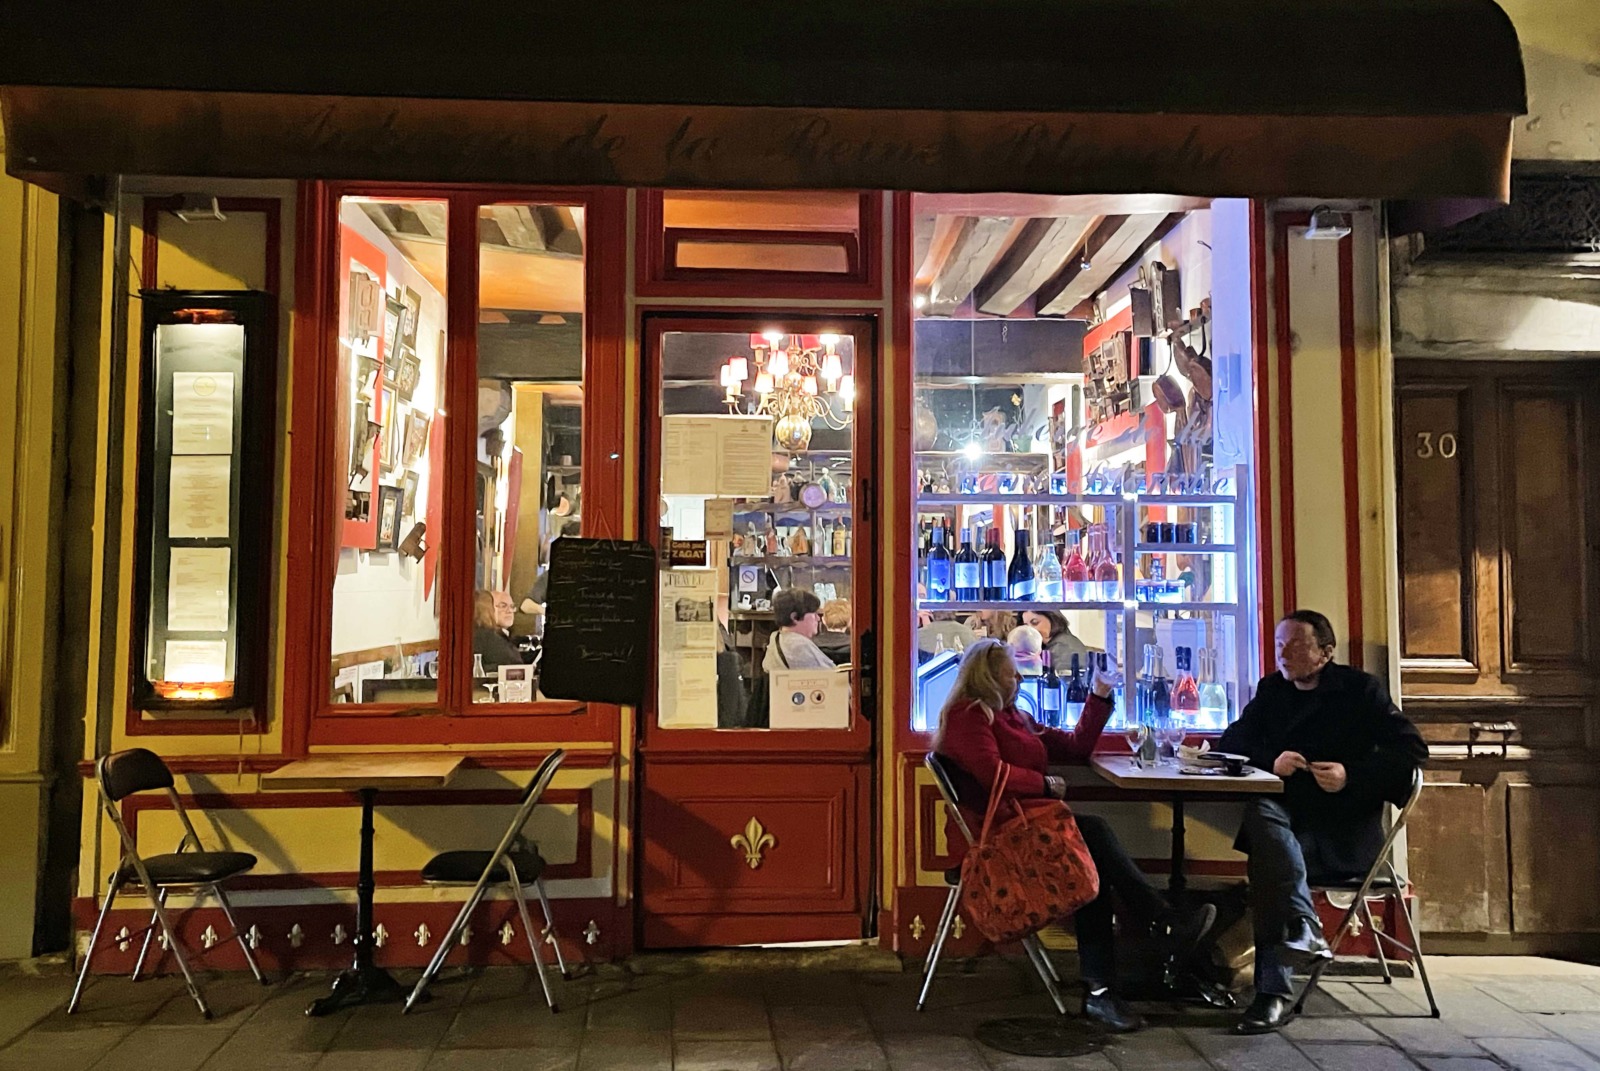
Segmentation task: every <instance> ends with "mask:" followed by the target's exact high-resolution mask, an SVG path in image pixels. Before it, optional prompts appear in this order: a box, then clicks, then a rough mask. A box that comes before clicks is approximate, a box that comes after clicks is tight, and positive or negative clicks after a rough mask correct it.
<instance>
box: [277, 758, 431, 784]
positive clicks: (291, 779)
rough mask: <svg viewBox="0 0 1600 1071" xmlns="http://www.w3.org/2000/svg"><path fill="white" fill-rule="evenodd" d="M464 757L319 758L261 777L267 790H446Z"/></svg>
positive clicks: (306, 760)
mask: <svg viewBox="0 0 1600 1071" xmlns="http://www.w3.org/2000/svg"><path fill="white" fill-rule="evenodd" d="M461 761H462V756H460V755H395V754H390V753H374V754H370V755H319V756H315V757H313V758H309V759H300V760H299V761H297V762H291V763H289V764H288V765H287V766H281V767H279V768H278V769H276V770H273V771H272V772H271V773H265V774H262V775H261V787H262V788H264V789H296V788H342V789H360V788H376V789H385V788H443V787H444V786H445V785H448V784H449V783H450V779H451V778H452V777H454V776H455V775H456V771H457V770H458V769H460V768H461Z"/></svg>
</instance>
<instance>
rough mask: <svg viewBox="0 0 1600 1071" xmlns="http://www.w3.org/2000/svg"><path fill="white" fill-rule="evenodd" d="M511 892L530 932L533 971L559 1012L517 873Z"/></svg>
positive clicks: (540, 985)
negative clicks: (546, 975)
mask: <svg viewBox="0 0 1600 1071" xmlns="http://www.w3.org/2000/svg"><path fill="white" fill-rule="evenodd" d="M508 862H509V860H508ZM511 891H512V893H513V894H514V895H515V896H516V900H517V913H518V914H519V915H521V916H522V928H523V929H525V930H527V931H528V948H529V949H530V950H531V951H532V952H533V969H534V971H535V973H537V974H538V975H539V988H540V989H542V990H544V1002H545V1003H546V1004H548V1005H550V1010H551V1011H559V1010H560V1009H558V1008H557V1007H556V998H555V994H553V993H551V992H550V979H549V978H546V977H545V973H544V957H543V956H541V955H539V944H540V942H539V937H538V935H537V934H536V933H535V931H534V929H533V919H532V918H531V917H530V916H529V915H528V898H527V897H526V896H524V895H523V893H522V883H521V882H520V881H518V880H517V875H516V872H515V871H513V872H512V874H511Z"/></svg>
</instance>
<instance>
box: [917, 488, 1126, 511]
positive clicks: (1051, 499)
mask: <svg viewBox="0 0 1600 1071" xmlns="http://www.w3.org/2000/svg"><path fill="white" fill-rule="evenodd" d="M1127 504H1128V501H1127V499H1125V498H1123V497H1122V496H1121V495H1053V494H1027V495H1024V494H1015V495H1012V494H1005V493H1004V492H996V493H992V494H991V493H987V492H986V493H983V494H973V495H960V494H949V495H918V496H917V505H918V507H922V506H972V507H974V508H981V507H983V506H1126V505H1127Z"/></svg>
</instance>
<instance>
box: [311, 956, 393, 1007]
mask: <svg viewBox="0 0 1600 1071" xmlns="http://www.w3.org/2000/svg"><path fill="white" fill-rule="evenodd" d="M405 995H406V989H405V987H404V986H402V985H401V984H400V983H399V982H397V981H395V980H394V975H392V974H390V973H389V972H388V971H386V970H384V969H383V968H382V967H373V966H368V967H352V968H350V969H349V970H347V971H340V972H339V976H338V977H337V978H335V979H334V980H333V990H332V991H331V992H330V993H329V994H328V995H327V996H325V997H318V998H317V999H316V1000H313V1001H312V1002H311V1004H310V1006H309V1007H307V1008H306V1014H307V1015H310V1016H318V1015H330V1014H332V1013H333V1012H336V1011H338V1010H339V1009H340V1008H353V1007H355V1006H356V1005H357V1004H391V1003H398V1002H399V1001H401V1000H404V999H405Z"/></svg>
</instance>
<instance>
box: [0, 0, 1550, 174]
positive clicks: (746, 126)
mask: <svg viewBox="0 0 1600 1071" xmlns="http://www.w3.org/2000/svg"><path fill="white" fill-rule="evenodd" d="M145 9H147V10H145ZM313 12H314V13H313ZM0 87H4V88H0V107H3V109H4V119H5V130H6V141H7V144H6V155H7V167H8V168H9V169H10V170H12V171H13V172H14V173H18V174H34V175H37V174H41V173H43V174H50V173H54V174H58V175H75V176H85V175H88V176H93V175H104V174H111V173H117V172H122V173H133V174H176V175H195V176H210V175H234V176H249V177H269V176H270V177H323V178H335V177H343V178H364V179H385V180H418V181H430V182H441V181H505V182H531V183H583V184H587V183H622V184H628V185H640V186H706V187H728V188H778V187H843V188H889V189H917V190H926V191H979V190H1005V191H1019V192H1055V193H1087V192H1097V193H1121V192H1167V193H1193V194H1202V195H1290V194H1305V195H1317V196H1329V197H1332V196H1363V197H1436V196H1457V197H1495V198H1502V199H1503V198H1504V197H1505V196H1506V194H1507V192H1508V191H1507V182H1508V170H1509V166H1508V165H1509V157H1510V132H1511V120H1512V117H1513V116H1515V115H1518V114H1521V113H1522V112H1523V111H1524V110H1525V107H1524V104H1525V95H1524V84H1523V72H1522V62H1521V56H1520V51H1519V48H1518V43H1517V38H1516V33H1515V31H1514V30H1513V28H1512V26H1511V23H1510V21H1509V19H1507V17H1506V16H1505V14H1504V13H1503V12H1502V11H1501V10H1500V9H1499V8H1498V7H1497V6H1496V5H1495V4H1494V3H1492V2H1491V0H1209V2H1201V0H877V2H874V3H862V2H861V0H809V2H807V3H803V4H777V3H772V2H760V0H660V2H657V3H650V4H635V3H625V2H622V0H581V2H580V0H543V2H539V3H522V4H516V5H511V4H502V5H488V4H478V5H461V4H439V3H434V2H424V0H394V2H391V3H388V4H380V5H377V6H373V5H346V4H324V5H316V6H314V7H313V6H312V5H304V6H302V5H297V4H292V3H265V2H261V0H240V2H236V3H229V4H215V3H197V2H194V0H175V2H168V3H162V4H143V5H141V4H138V3H135V4H133V5H131V6H130V5H126V4H125V5H120V6H116V7H114V8H108V9H107V16H106V17H104V18H95V17H91V16H90V15H89V13H88V12H87V11H85V10H83V9H82V8H80V7H79V6H78V5H73V4H64V3H60V2H56V3H53V4H49V5H46V4H44V3H41V2H39V0H13V2H12V3H10V4H7V5H0Z"/></svg>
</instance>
